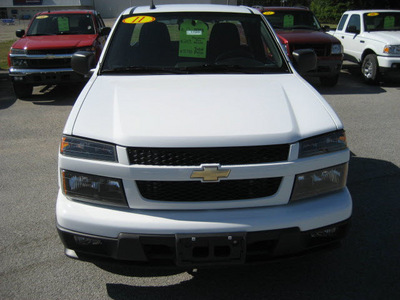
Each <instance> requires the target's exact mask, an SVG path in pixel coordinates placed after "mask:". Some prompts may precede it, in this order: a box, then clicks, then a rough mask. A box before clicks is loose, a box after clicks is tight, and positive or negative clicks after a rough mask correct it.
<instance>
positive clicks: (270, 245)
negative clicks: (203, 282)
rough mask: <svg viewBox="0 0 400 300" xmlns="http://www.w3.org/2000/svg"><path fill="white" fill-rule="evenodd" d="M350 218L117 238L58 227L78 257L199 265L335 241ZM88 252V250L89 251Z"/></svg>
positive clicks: (263, 257) (258, 258) (292, 252)
mask: <svg viewBox="0 0 400 300" xmlns="http://www.w3.org/2000/svg"><path fill="white" fill-rule="evenodd" d="M349 223H350V222H349V220H346V221H343V222H340V223H337V224H332V225H329V226H326V227H323V228H318V229H314V230H310V231H304V232H302V231H300V229H299V228H287V229H279V230H268V231H257V232H239V233H238V232H236V233H217V234H215V233H213V234H177V235H173V234H168V235H147V234H143V235H142V234H131V233H120V234H119V236H118V238H115V239H113V238H105V237H101V236H93V235H87V234H83V233H79V232H73V231H69V230H66V229H64V228H61V227H59V226H58V227H57V230H58V233H59V235H60V238H61V240H62V242H63V244H64V246H65V247H66V248H67V249H70V250H74V251H75V252H76V253H77V255H78V257H79V258H81V259H85V260H91V259H92V258H95V257H105V258H112V259H115V260H121V261H132V262H136V263H146V264H151V265H159V264H160V265H161V264H162V265H165V264H172V265H177V266H185V267H186V266H202V265H218V264H244V263H254V262H263V261H271V260H275V259H280V258H282V257H290V256H297V255H301V254H304V253H306V252H308V251H313V250H317V249H319V248H324V247H325V246H329V245H332V244H335V243H336V244H337V242H339V241H340V240H341V239H343V238H344V237H345V236H346V234H347V231H348V227H349ZM88 255H89V256H88Z"/></svg>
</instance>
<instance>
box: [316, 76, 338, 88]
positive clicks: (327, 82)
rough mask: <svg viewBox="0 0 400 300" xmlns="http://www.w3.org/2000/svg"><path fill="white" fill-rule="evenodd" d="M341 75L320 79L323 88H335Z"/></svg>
mask: <svg viewBox="0 0 400 300" xmlns="http://www.w3.org/2000/svg"><path fill="white" fill-rule="evenodd" d="M338 80H339V74H337V75H335V76H330V77H320V78H319V81H320V82H321V84H322V85H323V86H335V85H336V84H337V83H338Z"/></svg>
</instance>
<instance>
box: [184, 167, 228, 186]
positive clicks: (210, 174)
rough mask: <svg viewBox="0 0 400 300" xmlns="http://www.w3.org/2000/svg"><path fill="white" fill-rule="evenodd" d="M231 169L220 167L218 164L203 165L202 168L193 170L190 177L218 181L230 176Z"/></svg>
mask: <svg viewBox="0 0 400 300" xmlns="http://www.w3.org/2000/svg"><path fill="white" fill-rule="evenodd" d="M230 173H231V170H229V169H220V168H219V165H218V166H208V167H207V166H203V167H202V169H201V170H198V171H193V172H192V175H190V178H192V179H201V181H203V182H218V181H219V180H220V179H221V178H228V176H229V174H230Z"/></svg>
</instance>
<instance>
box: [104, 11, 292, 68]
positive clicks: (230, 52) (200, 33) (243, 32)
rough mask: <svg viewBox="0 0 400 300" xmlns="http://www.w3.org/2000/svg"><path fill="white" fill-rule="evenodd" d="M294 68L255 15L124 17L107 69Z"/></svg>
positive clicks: (166, 14) (209, 14) (114, 36)
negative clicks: (290, 66) (289, 65)
mask: <svg viewBox="0 0 400 300" xmlns="http://www.w3.org/2000/svg"><path fill="white" fill-rule="evenodd" d="M230 72H233V73H270V72H279V73H284V72H289V70H288V66H287V64H286V62H285V60H284V57H283V56H282V52H281V50H280V48H279V45H278V44H277V42H276V40H275V39H274V37H273V35H272V33H271V30H270V29H268V28H267V26H266V24H265V23H264V21H263V18H262V17H260V16H259V15H252V14H238V13H236V14H228V13H226V14H224V13H211V12H209V13H198V12H193V13H191V12H185V13H153V14H146V15H126V16H122V17H121V18H120V20H119V21H118V23H117V27H116V29H115V32H114V34H113V36H112V37H111V40H110V46H109V49H108V50H107V52H106V57H105V60H104V64H103V66H102V69H101V73H103V74H104V73H108V74H110V73H118V74H123V73H127V74H129V73H152V74H154V73H157V74H170V73H173V74H176V73H184V74H187V73H230Z"/></svg>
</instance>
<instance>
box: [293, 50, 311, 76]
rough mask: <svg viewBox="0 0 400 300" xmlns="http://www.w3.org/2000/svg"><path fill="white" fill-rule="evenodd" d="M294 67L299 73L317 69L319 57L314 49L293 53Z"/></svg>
mask: <svg viewBox="0 0 400 300" xmlns="http://www.w3.org/2000/svg"><path fill="white" fill-rule="evenodd" d="M292 56H293V62H294V66H295V67H296V70H297V71H298V72H299V73H305V72H307V71H311V70H315V69H316V68H317V55H316V54H315V52H314V50H313V49H299V50H296V51H293V52H292Z"/></svg>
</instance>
